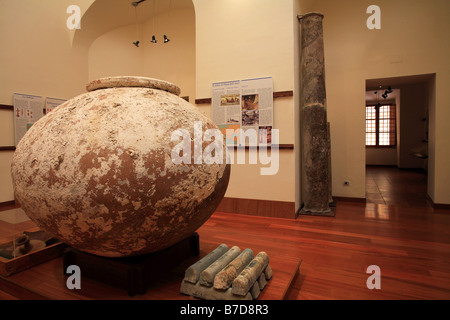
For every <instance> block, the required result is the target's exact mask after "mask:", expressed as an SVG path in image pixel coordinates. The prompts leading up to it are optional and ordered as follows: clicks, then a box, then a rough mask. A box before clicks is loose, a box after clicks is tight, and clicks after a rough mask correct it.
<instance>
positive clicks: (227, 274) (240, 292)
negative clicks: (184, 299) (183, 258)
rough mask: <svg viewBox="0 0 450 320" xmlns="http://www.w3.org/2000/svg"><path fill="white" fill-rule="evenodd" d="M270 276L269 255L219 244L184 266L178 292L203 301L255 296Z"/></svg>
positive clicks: (255, 297)
mask: <svg viewBox="0 0 450 320" xmlns="http://www.w3.org/2000/svg"><path fill="white" fill-rule="evenodd" d="M271 278H272V268H271V267H270V264H269V256H268V255H267V253H266V252H264V251H261V252H259V253H258V254H257V255H256V256H254V255H253V251H252V250H251V249H249V248H247V249H245V250H244V251H242V252H241V249H240V248H239V247H237V246H234V247H232V248H231V249H230V248H228V246H227V245H226V244H221V245H220V246H218V247H217V248H216V249H215V250H213V251H211V252H210V253H209V254H208V255H206V256H205V257H203V258H202V259H201V260H199V261H197V262H196V263H194V264H193V265H191V266H190V267H189V268H187V269H186V272H185V276H184V279H183V281H182V283H181V288H180V293H182V294H185V295H188V296H193V297H196V298H199V299H204V300H253V299H258V297H259V295H260V293H261V291H262V290H263V289H264V288H265V286H266V284H267V281H268V280H270V279H271Z"/></svg>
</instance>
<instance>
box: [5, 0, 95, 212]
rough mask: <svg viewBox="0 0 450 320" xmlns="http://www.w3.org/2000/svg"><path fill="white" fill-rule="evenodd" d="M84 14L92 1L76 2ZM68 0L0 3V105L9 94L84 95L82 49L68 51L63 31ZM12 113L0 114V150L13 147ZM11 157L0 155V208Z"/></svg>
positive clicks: (8, 194)
mask: <svg viewBox="0 0 450 320" xmlns="http://www.w3.org/2000/svg"><path fill="white" fill-rule="evenodd" d="M76 2H77V4H78V5H79V6H80V8H81V10H82V11H85V10H86V9H87V8H88V7H89V5H90V4H91V3H92V0H77V1H76ZM71 4H73V1H71V0H59V1H54V0H42V1H35V0H23V1H22V0H21V1H6V0H1V1H0V42H1V48H2V49H1V50H0V70H1V72H0V84H1V86H0V104H5V105H12V104H13V94H14V93H25V94H33V95H40V96H44V97H54V98H62V99H69V98H71V97H73V96H74V95H77V94H79V93H81V92H83V91H84V85H85V83H86V81H87V79H88V70H87V48H85V47H82V46H79V47H72V45H71V37H72V34H73V32H72V31H70V30H69V29H68V28H67V26H66V21H67V18H68V17H69V15H68V14H67V13H66V9H67V7H68V6H69V5H71ZM13 119H14V118H13V115H12V112H11V111H7V110H1V111H0V146H12V145H14V126H13ZM12 154H13V153H12V152H1V153H0V203H1V202H7V201H11V200H13V199H14V195H13V189H12V184H11V175H10V165H11V159H12Z"/></svg>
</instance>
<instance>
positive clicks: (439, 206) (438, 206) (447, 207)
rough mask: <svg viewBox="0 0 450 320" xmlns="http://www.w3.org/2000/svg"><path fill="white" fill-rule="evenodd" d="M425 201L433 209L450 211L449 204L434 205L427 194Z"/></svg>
mask: <svg viewBox="0 0 450 320" xmlns="http://www.w3.org/2000/svg"><path fill="white" fill-rule="evenodd" d="M427 200H428V202H429V203H430V205H431V206H432V207H433V209H442V210H450V204H444V203H434V201H433V199H431V197H430V195H429V194H427Z"/></svg>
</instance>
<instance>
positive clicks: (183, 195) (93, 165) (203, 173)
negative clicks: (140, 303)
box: [11, 77, 230, 257]
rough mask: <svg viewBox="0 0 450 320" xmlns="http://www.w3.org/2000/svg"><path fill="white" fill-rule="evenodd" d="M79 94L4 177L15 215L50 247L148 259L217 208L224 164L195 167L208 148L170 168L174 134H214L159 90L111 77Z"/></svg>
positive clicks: (157, 85)
mask: <svg viewBox="0 0 450 320" xmlns="http://www.w3.org/2000/svg"><path fill="white" fill-rule="evenodd" d="M87 89H88V92H87V93H85V94H81V95H79V96H77V97H75V98H73V99H71V100H69V101H67V102H66V103H64V104H62V105H60V106H59V107H57V108H56V109H55V110H53V111H52V112H50V113H49V114H48V115H46V116H45V117H43V118H41V119H40V120H39V121H38V122H36V123H35V124H34V125H33V126H32V127H31V128H30V130H29V131H28V132H27V133H26V135H25V136H24V137H23V138H22V140H21V141H20V142H19V144H18V145H17V149H16V152H15V154H14V157H13V161H12V167H11V172H12V178H13V185H14V192H15V196H16V199H17V200H18V202H19V203H20V205H21V206H22V208H23V210H24V211H25V212H26V213H27V215H28V216H29V217H30V218H31V219H32V220H33V221H34V222H35V223H36V224H37V225H38V226H39V227H41V228H42V229H43V230H45V231H47V232H48V233H50V234H52V235H53V236H54V237H56V238H57V239H59V240H61V241H63V242H65V243H66V244H68V245H70V246H72V247H74V248H75V249H78V250H80V251H85V252H88V253H91V254H95V255H99V256H104V257H126V256H134V255H142V254H149V253H153V252H157V251H160V250H163V249H165V248H168V247H170V246H171V245H173V244H175V243H178V242H179V241H181V240H183V239H185V238H187V237H189V236H190V235H191V234H192V233H193V232H194V231H195V230H197V229H198V228H199V227H200V226H201V225H203V223H204V222H206V220H208V219H209V217H210V216H211V215H212V213H213V212H214V210H215V209H216V208H217V206H218V205H219V203H220V201H221V200H222V198H223V196H224V194H225V191H226V189H227V186H228V181H229V177H230V165H229V164H227V163H226V161H225V159H224V160H223V161H217V163H216V162H213V163H210V162H209V163H205V162H204V161H202V162H200V163H198V162H197V161H194V156H196V155H197V154H198V153H200V154H201V155H202V154H203V152H205V149H206V148H207V147H208V146H209V144H208V143H206V142H203V143H200V144H197V143H195V145H194V146H193V149H194V150H193V152H192V155H190V157H189V159H188V158H187V157H185V156H186V154H183V159H188V160H191V159H192V162H190V161H186V162H183V163H177V162H176V161H173V152H174V150H177V149H176V146H177V145H179V144H180V141H178V140H179V139H173V133H174V132H175V131H176V130H182V132H185V133H188V134H190V136H191V138H195V137H194V134H195V133H196V132H195V125H194V124H198V123H201V124H202V128H201V129H202V131H201V132H202V133H203V132H206V131H207V130H208V129H217V127H216V125H215V124H214V123H213V122H212V121H211V120H210V119H209V118H207V117H206V116H204V115H203V114H202V113H201V112H200V111H198V110H197V108H196V107H195V106H193V105H191V104H190V103H188V102H187V101H185V100H184V99H182V98H180V97H179V96H178V95H179V94H180V89H179V88H178V87H177V86H175V85H173V84H171V83H169V82H166V81H162V80H157V79H151V78H144V77H111V78H103V79H99V80H96V81H93V82H91V83H89V84H88V86H87ZM197 134H198V133H197ZM202 137H203V134H202ZM183 141H184V140H183ZM222 145H223V148H224V149H223V150H224V152H223V155H224V157H225V155H226V150H225V148H226V145H225V143H223V144H222ZM184 150H185V149H183V151H180V152H184ZM189 162H190V163H189Z"/></svg>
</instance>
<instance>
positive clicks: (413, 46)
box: [0, 0, 450, 208]
mask: <svg viewBox="0 0 450 320" xmlns="http://www.w3.org/2000/svg"><path fill="white" fill-rule="evenodd" d="M192 2H193V4H194V7H195V53H194V54H195V66H193V65H192V64H189V66H185V67H186V68H192V69H191V70H195V71H188V69H183V70H185V71H183V73H184V74H186V73H190V72H192V73H194V74H195V83H193V82H194V81H192V80H187V78H179V77H178V76H174V75H173V74H167V77H168V78H170V79H175V80H173V82H175V83H177V82H178V83H182V87H183V90H186V92H187V94H188V95H189V96H192V95H194V96H195V97H192V100H191V101H193V99H194V98H209V97H211V83H213V82H218V81H227V80H234V79H248V78H255V77H262V76H263V77H265V76H271V77H273V78H274V90H275V91H284V90H293V91H294V97H288V98H281V99H276V100H275V101H274V108H275V126H276V127H278V128H279V129H280V143H287V144H294V147H295V150H294V151H289V150H286V151H281V152H280V171H279V173H278V175H276V176H266V177H263V176H260V175H259V174H258V172H259V171H258V168H259V166H251V165H244V166H241V167H237V166H234V168H233V174H232V181H231V183H230V188H229V190H228V192H227V196H230V197H239V198H253V199H255V198H256V199H268V200H280V201H292V202H293V201H295V202H296V207H297V208H298V206H299V202H300V197H299V193H298V192H299V190H300V185H299V171H300V170H299V166H300V165H299V150H300V149H299V147H300V146H299V131H298V115H299V114H298V101H299V87H300V80H299V78H298V70H299V66H298V59H299V43H298V41H299V30H298V28H299V25H298V22H297V19H296V15H297V14H304V13H306V12H309V11H312V10H314V11H319V12H322V13H323V14H324V15H325V19H324V36H325V63H326V86H327V108H328V119H329V121H330V122H331V131H332V165H333V195H334V196H344V197H361V198H363V197H364V196H365V192H364V190H365V143H364V108H362V106H363V105H364V100H365V94H364V91H365V80H366V79H377V78H386V77H399V76H406V75H416V74H431V73H436V78H435V82H433V83H430V84H429V86H430V88H431V90H432V91H431V92H432V94H431V95H430V96H429V97H428V100H429V105H430V110H429V113H430V160H429V184H428V192H429V194H430V196H431V198H432V199H433V201H434V202H436V203H450V194H449V193H448V188H447V185H448V182H449V181H450V166H449V165H448V164H449V163H450V148H448V146H449V145H450V132H449V131H450V127H449V126H448V123H450V109H449V108H448V105H450V92H449V90H448V84H449V83H450V71H449V64H448V57H449V56H450V43H449V42H448V41H447V35H446V31H447V30H450V22H449V19H448V17H447V14H448V12H449V9H450V8H449V7H450V3H449V2H448V1H447V0H433V2H432V4H430V2H429V1H425V0H408V1H407V0H396V1H389V0H378V1H377V4H378V5H379V6H380V7H381V19H382V21H381V27H382V28H381V30H368V29H367V27H366V20H367V18H368V16H369V15H368V14H366V9H367V7H368V6H369V5H371V4H373V3H372V2H371V1H369V0H342V1H334V0H316V1H314V0H310V1H304V0H282V1H280V0H247V1H234V0H233V1H231V0H214V1H211V0H193V1H192ZM75 3H76V4H79V5H80V6H81V7H82V10H83V12H85V11H86V10H87V9H88V8H89V10H88V11H87V12H86V14H85V15H84V18H83V21H82V30H81V31H77V32H73V31H69V30H68V29H67V28H66V20H67V17H68V14H67V13H66V8H67V7H68V6H69V5H71V4H74V1H69V0H59V1H53V0H42V1H39V2H38V1H35V0H21V1H6V0H0V41H1V44H2V50H0V70H2V72H1V73H0V83H1V84H2V86H1V87H0V104H12V95H13V93H14V92H18V93H27V94H35V95H42V96H50V97H56V98H64V99H68V98H71V97H73V96H75V95H77V94H79V93H82V92H84V91H85V84H86V82H87V81H88V80H89V79H90V78H94V77H98V76H100V75H106V74H107V73H108V72H109V70H108V64H107V63H105V61H103V62H102V61H99V60H100V57H101V54H102V52H104V50H105V48H106V47H108V48H110V50H109V55H105V57H107V58H108V59H111V63H117V59H118V58H120V57H121V56H125V55H126V56H128V55H130V54H131V53H130V50H131V49H134V48H129V47H126V48H125V47H120V48H119V49H118V52H112V50H113V49H114V48H113V47H111V46H112V39H122V38H124V37H125V34H126V33H127V32H128V31H131V25H133V23H132V21H133V17H131V18H129V17H127V18H125V15H123V16H121V19H123V21H122V20H120V19H115V20H117V21H115V20H114V19H111V18H110V15H108V12H107V11H105V8H108V7H111V6H114V5H115V4H116V3H118V1H109V2H106V1H105V0H97V1H95V2H94V1H93V0H77V1H75ZM93 3H94V4H93ZM109 4H111V5H110V6H109ZM119 16H120V15H119ZM108 17H109V18H108ZM108 19H109V20H108ZM119 20H120V21H119ZM145 21H147V20H145ZM143 23H144V24H145V22H143ZM183 27H184V26H183ZM12 30H13V31H14V32H11V31H12ZM133 41H134V40H133ZM173 43H175V42H173ZM101 45H104V46H105V47H102V46H101ZM150 50H151V49H150V48H148V50H147V51H145V53H144V54H148V53H149V52H151V51H150ZM189 52H190V54H192V53H191V51H189ZM116 54H117V55H116ZM176 54H179V53H178V52H177V53H174V54H173V58H175V55H176ZM133 56H135V55H134V52H133ZM138 59H139V58H138ZM189 60H193V59H192V56H191V57H190V58H189ZM106 61H107V60H106ZM101 62H102V63H101ZM111 63H110V64H109V65H110V66H111ZM141 63H142V64H141ZM139 64H140V65H139ZM139 64H138V65H136V64H134V63H132V64H129V63H128V62H127V63H124V62H122V63H120V64H117V65H114V69H115V73H119V72H120V73H123V72H125V71H129V72H135V73H136V74H137V73H140V72H141V68H143V73H144V74H145V75H148V76H151V75H152V74H161V73H160V72H161V70H162V69H161V70H158V69H157V66H152V64H151V63H150V61H149V60H148V61H146V58H143V61H141V62H140V63H139ZM142 65H143V67H141V66H142ZM116 68H117V69H116ZM180 68H181V67H180ZM194 68H195V69H194ZM190 79H192V78H190ZM184 88H186V89H184ZM434 89H435V90H434ZM199 109H200V110H201V111H202V112H204V113H205V114H208V115H209V114H210V106H209V105H200V106H199ZM0 117H1V120H0V124H1V127H0V136H1V137H2V138H1V139H2V143H3V142H5V143H6V144H10V143H11V141H12V138H11V124H10V121H11V120H12V116H11V114H10V112H9V111H1V112H0ZM10 157H11V153H8V152H7V153H3V154H2V155H1V157H0V179H1V180H0V181H1V189H0V202H4V201H9V200H12V186H11V185H10V180H9V179H10V177H9V175H10V173H9V165H10ZM344 180H348V181H350V186H348V187H344V186H343V181H344Z"/></svg>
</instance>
